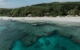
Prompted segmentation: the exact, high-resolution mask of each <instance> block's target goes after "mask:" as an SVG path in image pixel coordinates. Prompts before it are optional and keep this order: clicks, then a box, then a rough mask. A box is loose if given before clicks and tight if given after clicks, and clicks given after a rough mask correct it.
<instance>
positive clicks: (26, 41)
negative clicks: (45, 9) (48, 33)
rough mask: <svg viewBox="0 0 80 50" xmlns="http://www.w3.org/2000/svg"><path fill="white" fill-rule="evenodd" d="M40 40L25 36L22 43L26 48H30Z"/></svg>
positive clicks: (36, 37)
mask: <svg viewBox="0 0 80 50" xmlns="http://www.w3.org/2000/svg"><path fill="white" fill-rule="evenodd" d="M38 38H40V37H39V36H30V35H29V36H25V37H23V38H21V43H22V44H23V45H24V46H26V47H29V46H31V45H33V44H34V43H35V42H36V41H37V40H38Z"/></svg>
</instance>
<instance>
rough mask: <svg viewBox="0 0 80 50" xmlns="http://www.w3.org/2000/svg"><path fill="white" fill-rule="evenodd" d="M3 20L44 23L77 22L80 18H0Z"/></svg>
mask: <svg viewBox="0 0 80 50" xmlns="http://www.w3.org/2000/svg"><path fill="white" fill-rule="evenodd" d="M0 19H3V20H18V21H26V20H34V21H36V20H39V21H40V20H44V21H61V22H62V21H64V22H79V23H80V17H0Z"/></svg>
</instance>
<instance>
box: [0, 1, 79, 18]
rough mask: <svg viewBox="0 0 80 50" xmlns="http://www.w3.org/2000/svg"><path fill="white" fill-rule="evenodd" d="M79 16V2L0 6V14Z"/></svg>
mask: <svg viewBox="0 0 80 50" xmlns="http://www.w3.org/2000/svg"><path fill="white" fill-rule="evenodd" d="M66 15H72V16H75V15H79V16H80V2H52V3H42V4H36V5H31V6H26V7H20V8H14V9H7V8H0V16H17V17H18V16H23V17H25V16H33V17H35V16H40V17H41V16H54V17H55V16H66Z"/></svg>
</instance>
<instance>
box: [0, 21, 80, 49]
mask: <svg viewBox="0 0 80 50" xmlns="http://www.w3.org/2000/svg"><path fill="white" fill-rule="evenodd" d="M2 23H3V24H2ZM2 23H1V25H0V37H1V38H0V50H5V49H6V50H80V45H79V44H76V43H73V42H72V41H71V40H70V38H71V37H70V38H69V34H70V33H73V34H74V33H80V28H79V27H75V26H67V27H66V26H59V25H55V24H49V23H47V24H45V23H44V24H43V23H41V24H38V25H33V24H29V23H21V22H16V21H10V22H8V21H7V22H2ZM5 23H7V24H5ZM56 30H57V31H60V32H56ZM58 33H63V34H66V33H68V34H67V36H68V37H64V36H60V35H59V34H58ZM73 34H72V35H73ZM48 35H49V36H48ZM76 35H78V36H79V35H80V34H76ZM37 38H38V39H37ZM28 43H29V44H31V43H32V44H31V45H29V46H27V45H24V44H28ZM26 46H27V47H26ZM4 47H5V48H4Z"/></svg>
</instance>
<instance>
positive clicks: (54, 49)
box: [12, 35, 80, 50]
mask: <svg viewBox="0 0 80 50" xmlns="http://www.w3.org/2000/svg"><path fill="white" fill-rule="evenodd" d="M44 39H46V40H49V42H50V44H49V45H45V43H46V42H45V40H44ZM38 43H39V44H40V43H41V44H43V45H42V46H40V47H37V48H36V47H35V46H36V45H37V44H38ZM62 47H65V49H62ZM12 50H80V45H78V44H75V43H73V42H71V41H70V40H69V39H68V38H66V37H61V36H59V35H53V36H51V37H42V38H40V39H39V40H38V41H37V42H36V43H35V44H34V45H32V46H30V47H25V46H23V45H22V44H21V42H20V41H19V40H18V41H16V42H15V44H14V46H13V49H12Z"/></svg>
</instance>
